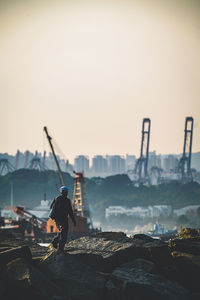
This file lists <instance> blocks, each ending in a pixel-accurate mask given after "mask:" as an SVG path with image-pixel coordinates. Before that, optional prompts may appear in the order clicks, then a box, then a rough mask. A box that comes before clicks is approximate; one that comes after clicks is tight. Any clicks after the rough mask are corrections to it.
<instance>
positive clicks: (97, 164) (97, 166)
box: [92, 155, 108, 175]
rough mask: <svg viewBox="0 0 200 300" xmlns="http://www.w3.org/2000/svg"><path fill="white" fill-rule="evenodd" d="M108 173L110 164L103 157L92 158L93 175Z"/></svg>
mask: <svg viewBox="0 0 200 300" xmlns="http://www.w3.org/2000/svg"><path fill="white" fill-rule="evenodd" d="M107 171H108V162H107V160H106V158H104V157H103V156H102V155H96V156H94V157H93V158H92V173H94V174H96V175H105V174H106V173H107Z"/></svg>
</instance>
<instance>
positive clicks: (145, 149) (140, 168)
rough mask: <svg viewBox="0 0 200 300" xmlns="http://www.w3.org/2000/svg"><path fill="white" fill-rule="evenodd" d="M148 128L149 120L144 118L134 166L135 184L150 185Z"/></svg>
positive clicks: (149, 125)
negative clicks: (139, 146)
mask: <svg viewBox="0 0 200 300" xmlns="http://www.w3.org/2000/svg"><path fill="white" fill-rule="evenodd" d="M150 128H151V120H150V119H148V118H144V119H143V123H142V139H141V149H140V157H139V158H138V160H137V161H136V165H135V174H136V175H137V178H138V179H137V182H138V183H139V184H145V183H148V184H150V178H149V174H148V160H149V141H150Z"/></svg>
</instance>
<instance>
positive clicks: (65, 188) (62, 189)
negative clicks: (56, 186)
mask: <svg viewBox="0 0 200 300" xmlns="http://www.w3.org/2000/svg"><path fill="white" fill-rule="evenodd" d="M60 192H61V193H62V192H68V188H67V187H66V186H65V185H63V186H61V188H60Z"/></svg>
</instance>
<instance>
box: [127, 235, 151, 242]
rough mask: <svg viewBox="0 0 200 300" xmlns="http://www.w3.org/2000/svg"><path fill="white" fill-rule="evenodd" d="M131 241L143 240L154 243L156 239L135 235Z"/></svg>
mask: <svg viewBox="0 0 200 300" xmlns="http://www.w3.org/2000/svg"><path fill="white" fill-rule="evenodd" d="M130 238H131V239H137V240H143V241H148V242H152V241H154V239H153V238H152V237H150V236H148V235H146V234H134V235H131V236H130Z"/></svg>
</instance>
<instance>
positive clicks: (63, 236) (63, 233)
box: [59, 222, 68, 251]
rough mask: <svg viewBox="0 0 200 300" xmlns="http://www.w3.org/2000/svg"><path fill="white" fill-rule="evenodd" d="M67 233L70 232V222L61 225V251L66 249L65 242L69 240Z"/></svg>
mask: <svg viewBox="0 0 200 300" xmlns="http://www.w3.org/2000/svg"><path fill="white" fill-rule="evenodd" d="M67 234H68V222H65V223H63V224H62V225H61V232H60V241H59V249H60V250H61V251H63V250H64V247H65V244H66V242H67Z"/></svg>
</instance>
